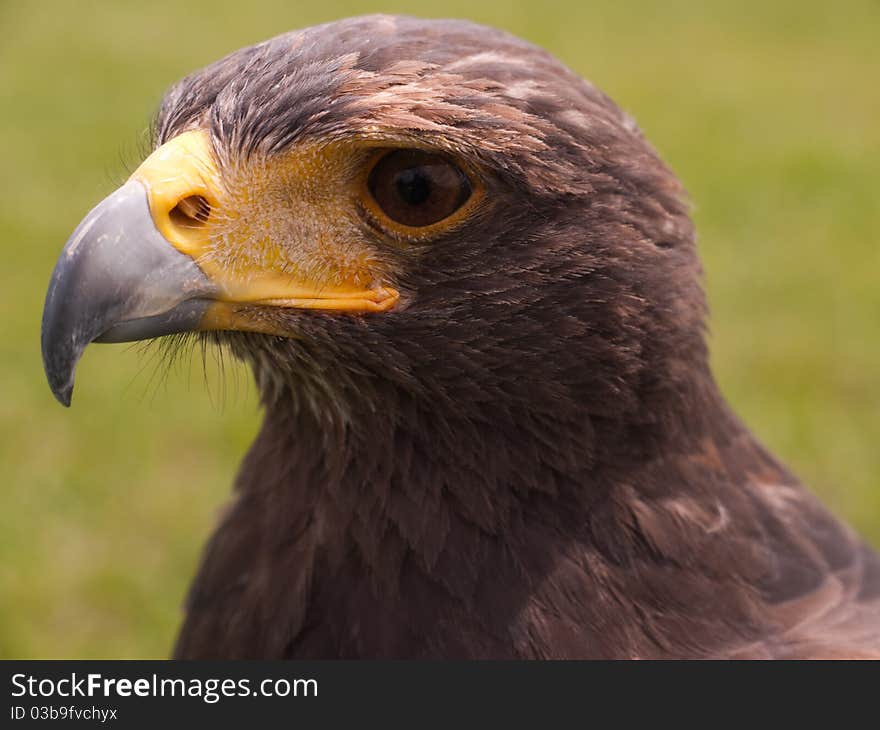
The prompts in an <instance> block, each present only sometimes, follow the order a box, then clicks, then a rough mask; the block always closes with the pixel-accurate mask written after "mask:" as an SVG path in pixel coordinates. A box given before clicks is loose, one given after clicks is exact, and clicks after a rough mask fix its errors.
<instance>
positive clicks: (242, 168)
mask: <svg viewBox="0 0 880 730" xmlns="http://www.w3.org/2000/svg"><path fill="white" fill-rule="evenodd" d="M387 150H388V146H387V145H384V146H383V148H382V149H378V148H377V143H376V142H372V141H368V140H350V141H343V142H333V143H328V144H318V143H314V142H305V143H301V144H298V145H295V146H294V147H293V148H292V149H290V150H289V151H287V152H285V153H283V154H280V155H273V156H269V157H261V156H259V155H258V154H255V155H253V156H252V157H250V158H243V159H241V160H240V161H236V160H232V161H228V162H225V163H224V164H222V165H220V164H218V162H217V159H216V157H215V155H214V151H213V148H212V145H211V141H210V137H209V135H208V133H207V132H206V131H205V130H201V129H196V130H192V131H189V132H184V133H183V134H181V135H179V136H177V137H175V138H174V139H172V140H170V141H169V142H167V143H166V144H164V145H162V147H160V148H159V149H157V150H156V151H155V152H154V153H153V154H152V155H150V157H148V158H147V159H146V160H145V161H144V163H143V164H142V165H141V166H140V167H139V168H138V169H137V170H136V171H135V173H134V174H133V175H132V179H133V180H137V181H139V182H141V183H142V184H143V185H144V187H145V188H146V189H147V197H148V200H149V204H150V211H151V214H152V216H153V220H154V222H155V224H156V227H157V228H158V229H159V231H160V232H161V233H162V234H163V235H164V236H165V238H166V239H167V240H168V242H169V243H170V244H171V245H173V246H174V247H175V248H177V249H178V250H179V251H181V252H182V253H185V254H187V255H188V256H191V257H192V258H193V259H194V260H195V261H196V262H197V263H198V265H199V267H200V268H201V269H202V271H203V272H204V273H205V274H206V276H207V277H208V278H209V279H211V280H212V281H213V282H214V283H215V284H217V286H218V290H219V294H218V295H217V299H218V302H219V303H218V304H217V305H214V306H213V307H212V309H211V311H209V314H208V315H206V318H205V319H204V320H203V322H202V327H203V329H251V330H256V331H264V332H265V331H272V330H271V329H266V327H267V325H266V324H265V321H266V318H260V319H258V320H257V321H256V322H251V321H239V319H240V318H238V309H239V308H240V307H239V308H236V307H234V306H232V305H242V304H259V305H263V306H270V307H291V308H303V309H325V310H334V311H347V312H381V311H387V310H389V309H392V308H393V307H394V306H396V305H397V303H398V301H399V293H398V292H397V290H396V289H395V288H393V286H392V285H391V282H392V280H393V275H394V272H393V271H392V270H390V266H389V263H388V260H387V257H383V256H382V251H381V246H377V245H376V242H375V241H374V240H372V238H371V237H370V236H368V235H367V233H366V230H365V227H364V223H363V221H362V219H361V216H362V211H366V212H367V214H368V215H369V216H371V217H372V218H373V220H374V222H376V223H377V224H378V225H379V226H380V227H381V228H382V229H383V230H385V231H386V232H387V234H388V235H389V237H390V238H392V239H394V240H396V241H398V242H407V241H425V240H427V239H429V238H431V237H434V236H436V235H439V234H440V233H442V232H444V231H448V230H451V229H452V228H453V227H455V226H456V225H458V224H459V223H460V222H462V221H463V220H465V218H467V217H468V216H469V215H470V214H471V213H472V212H473V210H474V207H475V206H476V205H477V204H478V203H479V201H480V199H481V198H482V196H483V188H482V186H481V185H480V184H479V183H478V181H477V179H476V177H475V176H474V175H473V174H472V173H471V172H469V171H468V170H467V169H466V168H464V167H463V166H462V170H464V171H465V174H467V175H468V177H469V179H470V180H471V182H472V187H473V192H472V195H471V198H470V199H469V200H468V201H467V202H466V203H465V204H464V205H463V206H462V207H461V208H460V209H459V210H458V211H456V212H454V213H453V214H452V215H450V216H449V217H447V218H445V219H443V220H441V221H439V222H437V223H435V224H432V225H429V226H424V227H421V228H413V227H409V226H404V225H401V224H399V223H395V222H394V221H392V220H390V219H389V218H388V216H386V215H385V214H384V213H383V212H382V210H381V209H380V208H379V206H378V205H377V204H376V202H375V201H374V200H373V198H372V195H371V194H370V192H369V190H368V189H367V177H368V175H369V172H370V169H371V168H372V165H373V164H375V161H376V160H377V159H379V157H380V156H381V155H382V154H385V153H386V152H387ZM194 196H198V197H201V198H203V199H204V201H205V202H206V203H207V204H208V206H209V207H210V211H209V214H208V217H207V219H206V220H204V221H201V220H196V219H195V218H193V217H192V211H193V210H194V209H195V207H194V206H193V205H192V204H191V201H187V198H190V199H194ZM187 211H189V214H188V213H187ZM225 305H229V306H225ZM233 325H234V326H233ZM273 333H274V332H273Z"/></svg>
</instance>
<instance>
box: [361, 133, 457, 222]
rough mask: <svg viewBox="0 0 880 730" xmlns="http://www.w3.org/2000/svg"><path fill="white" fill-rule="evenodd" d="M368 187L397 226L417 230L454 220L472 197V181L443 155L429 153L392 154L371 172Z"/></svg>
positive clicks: (394, 151)
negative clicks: (451, 217)
mask: <svg viewBox="0 0 880 730" xmlns="http://www.w3.org/2000/svg"><path fill="white" fill-rule="evenodd" d="M367 187H368V188H369V191H370V194H371V195H372V196H373V200H374V201H375V202H376V204H377V205H378V207H379V208H380V209H381V211H382V212H383V213H384V214H385V215H386V216H387V217H388V218H389V219H390V220H391V221H392V222H394V223H399V224H401V225H404V226H410V227H414V228H418V227H423V226H430V225H433V224H434V223H438V222H440V221H442V220H443V219H444V218H448V217H449V216H451V215H452V214H453V213H454V212H455V211H456V210H458V209H459V208H461V206H462V205H464V204H465V202H466V201H467V200H468V198H470V196H471V185H470V181H469V179H468V177H467V175H465V174H464V173H463V172H462V171H461V169H460V168H459V167H458V166H457V165H456V164H455V163H454V162H453V161H452V160H451V159H449V158H447V157H445V156H444V155H440V154H435V153H432V152H428V151H426V150H407V149H399V150H391V151H389V152H387V153H386V154H384V155H383V156H382V157H380V158H379V160H378V161H377V162H376V164H375V165H374V166H373V169H372V170H371V171H370V174H369V175H368V178H367Z"/></svg>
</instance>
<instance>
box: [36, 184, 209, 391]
mask: <svg viewBox="0 0 880 730" xmlns="http://www.w3.org/2000/svg"><path fill="white" fill-rule="evenodd" d="M216 293H217V287H216V285H214V284H212V283H211V282H210V281H209V280H208V278H207V277H206V276H205V274H204V273H202V270H201V269H199V267H198V266H197V265H196V263H195V261H193V260H192V259H191V258H190V257H189V256H187V255H185V254H182V253H180V251H178V250H177V249H176V248H174V247H173V246H169V245H168V242H167V241H166V240H165V238H164V237H163V236H162V235H161V234H160V233H159V231H158V230H157V229H156V226H155V225H154V224H153V219H152V218H151V217H150V207H149V204H148V202H147V191H146V190H145V189H144V186H143V185H141V184H140V183H139V182H135V181H133V180H132V181H129V182H127V183H126V184H125V185H123V186H122V187H121V188H119V190H117V191H116V192H115V193H113V194H112V195H110V196H109V197H108V198H105V199H104V200H103V201H101V202H100V203H99V204H98V205H97V206H96V207H95V208H93V209H92V211H91V212H90V213H89V214H88V215H87V216H86V217H85V218H84V219H83V221H82V223H80V224H79V226H77V228H76V230H75V231H74V232H73V235H72V236H71V237H70V238H69V239H68V241H67V243H66V244H65V246H64V249H63V251H62V252H61V257H60V258H59V259H58V262H57V263H56V264H55V270H54V271H53V272H52V278H51V280H50V282H49V291H48V293H47V294H46V305H45V307H44V309H43V331H42V349H43V365H44V367H45V370H46V377H47V378H48V380H49V387H50V388H51V389H52V393H53V394H54V395H55V397H56V398H57V399H58V400H59V401H60V402H61V403H62V404H64V405H65V406H69V405H70V397H71V394H72V392H73V377H74V369H75V368H76V363H77V362H78V361H79V358H80V356H81V355H82V353H83V350H85V348H86V346H87V345H88V344H89V343H91V342H129V341H132V340H143V339H148V338H150V337H158V336H160V335H168V334H172V333H174V332H185V331H188V330H193V329H196V328H197V327H198V325H199V322H200V321H201V319H202V316H203V315H204V313H205V311H206V310H207V308H208V306H209V304H210V300H211V298H212V297H214V296H215V295H216Z"/></svg>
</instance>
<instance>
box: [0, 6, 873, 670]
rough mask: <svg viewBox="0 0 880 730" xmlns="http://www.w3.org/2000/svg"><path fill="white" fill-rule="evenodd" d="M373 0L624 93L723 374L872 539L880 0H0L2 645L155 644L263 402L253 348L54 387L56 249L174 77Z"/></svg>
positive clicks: (96, 351)
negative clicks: (495, 36) (50, 318)
mask: <svg viewBox="0 0 880 730" xmlns="http://www.w3.org/2000/svg"><path fill="white" fill-rule="evenodd" d="M376 10H382V11H387V12H409V13H414V14H419V15H429V16H430V15H444V16H459V17H469V18H472V19H474V20H479V21H483V22H487V23H491V24H494V25H498V26H501V27H504V28H506V29H508V30H510V31H513V32H514V33H517V34H519V35H522V36H525V37H526V38H528V39H530V40H532V41H534V42H536V43H538V44H541V45H543V46H545V47H547V48H549V49H551V50H552V51H553V52H555V53H556V54H557V55H559V56H560V57H561V58H562V59H563V60H564V61H565V62H567V63H568V64H569V65H571V66H572V67H574V68H575V69H576V70H577V71H579V72H580V73H582V74H583V75H585V76H587V77H589V78H590V79H592V80H593V81H594V82H596V83H597V84H598V85H599V86H600V87H602V88H603V89H605V90H606V91H607V92H608V93H610V94H611V96H612V97H614V98H615V99H616V100H617V101H618V102H619V103H620V104H621V105H622V106H623V107H625V108H626V109H628V110H629V111H630V112H632V113H633V114H634V115H635V117H636V118H637V119H638V120H639V122H640V124H641V125H642V127H643V128H644V129H645V131H646V132H647V134H648V136H649V138H650V139H652V140H653V142H654V143H655V145H656V146H657V147H658V148H659V150H660V151H661V153H662V155H663V156H664V158H665V159H666V160H667V161H668V162H669V163H670V164H671V165H672V167H673V168H674V169H675V170H676V171H677V172H678V174H679V175H680V176H681V177H682V179H683V180H684V182H685V184H686V186H687V187H688V189H689V191H690V192H691V195H692V197H693V199H694V201H695V202H696V210H695V216H696V219H697V225H698V230H699V232H700V237H701V247H702V253H703V257H704V261H705V264H706V270H707V286H708V290H709V295H710V300H711V304H712V309H713V324H712V345H713V351H714V363H715V368H716V372H717V375H718V377H719V379H720V381H721V383H722V386H723V389H724V390H725V392H726V393H727V395H728V396H729V398H730V399H731V401H732V402H733V403H734V405H735V406H736V408H737V409H738V410H739V411H740V413H741V414H742V415H743V416H744V417H745V419H746V420H747V421H748V422H749V423H750V424H751V425H752V427H753V428H754V430H755V431H756V432H757V433H758V434H759V435H760V436H761V437H762V438H763V439H764V441H765V442H766V443H767V444H768V445H769V446H770V447H771V448H772V449H774V450H775V451H776V452H777V453H779V454H780V455H781V456H782V457H783V458H784V459H785V460H786V461H788V462H789V463H790V464H791V465H792V466H793V467H794V469H795V471H797V472H798V473H799V474H800V475H801V476H802V477H803V478H804V479H805V481H807V482H808V483H809V484H810V485H811V486H812V487H813V488H814V489H815V490H816V491H817V492H819V493H820V494H821V496H822V498H823V499H824V500H825V501H826V502H827V503H829V504H830V505H831V506H832V508H833V509H834V510H835V511H836V512H837V513H839V514H840V515H842V516H843V517H845V518H847V519H848V520H850V521H851V522H852V523H853V524H855V525H856V526H857V527H858V528H859V529H860V530H861V531H862V532H863V533H864V534H865V535H866V536H867V537H868V538H869V539H870V540H871V541H873V542H874V544H880V384H878V375H880V343H878V339H877V334H878V325H880V285H878V282H880V235H878V230H880V206H878V204H877V198H878V191H880V82H878V79H880V53H878V48H877V42H878V31H880V4H878V2H876V0H861V1H860V0H841V2H838V3H828V2H825V1H824V0H780V1H778V2H776V1H773V0H742V1H741V2H738V3H729V2H714V1H711V2H687V3H686V2H682V1H680V0H679V1H676V0H672V1H670V2H664V3H659V2H658V3H649V2H622V1H621V0H616V1H613V2H608V1H607V0H597V1H596V2H588V3H584V2H579V1H572V2H566V3H550V2H537V1H535V0H532V1H531V2H512V1H511V0H488V1H487V0H484V1H483V2H480V3H475V2H473V1H472V0H471V1H470V2H460V1H459V0H448V1H446V2H443V3H437V2H432V3H429V2H408V3H404V2H385V3H381V4H380V3H366V2H352V1H349V2H338V1H336V0H321V2H311V1H309V2H272V1H270V0H248V1H247V2H244V1H243V0H232V1H229V0H206V1H204V2H185V1H183V0H170V1H169V0H151V2H126V3H122V2H110V1H109V0H108V1H107V2H91V1H89V2H86V1H80V2H76V3H73V2H64V1H58V2H46V1H40V0H35V1H33V2H30V1H28V2H26V1H25V0H0V29H2V38H3V41H2V44H0V253H2V265H0V312H2V318H0V327H2V336H0V388H2V393H0V656H3V657H83V658H85V657H161V656H164V655H166V654H167V652H168V650H169V647H170V644H171V641H172V637H173V634H174V630H175V627H176V625H177V623H178V621H179V617H180V616H179V611H180V608H179V607H180V604H181V601H182V598H183V594H184V591H185V588H186V585H187V583H188V581H189V579H190V577H191V575H192V572H193V570H194V566H195V562H196V560H197V557H198V552H199V548H200V546H201V544H202V543H203V541H204V540H205V538H206V536H207V534H208V531H209V530H210V527H211V525H212V523H213V521H214V519H215V517H216V513H217V510H218V508H219V506H220V505H221V504H222V503H223V501H224V499H225V497H226V495H227V493H228V490H229V486H230V483H231V480H232V475H233V473H234V470H235V467H236V465H237V464H238V462H239V460H240V458H241V456H242V454H243V453H244V451H245V449H246V448H247V445H248V443H249V441H250V439H251V438H252V437H253V435H254V433H255V430H256V428H257V425H258V421H259V412H258V408H257V402H256V398H255V396H254V393H253V387H252V385H251V382H250V380H249V377H248V375H247V373H244V372H242V371H241V370H239V369H236V368H233V369H232V371H231V372H227V373H226V377H225V378H221V377H220V376H219V374H217V373H216V372H215V371H214V370H210V372H209V375H208V387H207V388H206V387H205V382H204V379H203V376H202V373H201V368H200V366H199V364H198V363H195V364H193V365H191V366H181V367H180V368H178V369H177V370H175V371H174V372H171V373H169V374H168V376H167V377H162V373H161V368H158V365H157V363H156V362H155V361H151V360H150V358H149V357H145V356H144V355H143V354H142V352H141V350H139V349H138V348H137V347H128V346H120V345H104V346H100V347H93V348H90V349H89V350H88V351H87V353H86V355H85V357H84V359H83V361H82V363H81V365H80V368H79V377H78V380H77V391H76V395H75V399H74V406H73V408H72V409H71V410H69V411H67V410H64V409H63V408H61V407H60V406H59V405H57V404H56V403H55V402H54V400H53V399H52V396H51V394H50V393H49V389H48V387H47V386H46V383H45V381H44V379H43V374H42V367H41V363H40V358H39V323H40V313H41V308H42V303H43V297H44V295H45V287H46V284H47V281H48V277H49V273H50V271H51V268H52V266H53V264H54V261H55V258H56V256H57V254H58V252H59V250H60V248H61V246H62V244H63V243H64V241H65V239H66V237H67V236H68V235H69V233H70V232H71V231H72V230H73V228H74V226H75V225H76V223H77V222H78V221H79V220H80V218H81V217H82V215H83V214H84V213H85V212H86V211H87V210H88V209H89V208H90V207H91V206H92V205H94V204H95V203H96V202H97V201H98V200H99V199H100V198H101V197H103V196H104V195H106V194H107V193H109V192H110V191H111V190H112V189H113V188H114V187H115V186H116V185H117V184H119V183H120V182H121V181H122V180H123V179H124V177H125V176H126V171H127V170H128V169H130V168H132V167H133V166H134V165H136V164H137V162H138V161H139V154H140V152H141V149H142V146H143V141H144V139H145V132H144V130H145V128H146V126H147V124H148V121H149V118H150V116H151V114H152V112H153V110H154V108H155V106H156V105H157V103H158V101H159V99H160V97H161V94H162V92H163V89H164V88H165V87H166V86H167V85H169V84H170V83H171V82H173V81H174V80H175V79H177V78H178V77H180V76H181V75H183V74H184V73H186V72H188V71H190V70H192V69H194V68H196V67H199V66H201V65H204V64H206V63H208V62H210V61H213V60H214V59H216V58H218V57H219V56H221V55H222V54H225V53H227V52H228V51H231V50H233V49H235V48H237V47H240V46H243V45H247V44H250V43H253V42H256V41H259V40H262V39H264V38H265V37H268V36H271V35H274V34H276V33H279V32H282V31H284V30H288V29H291V28H295V27H300V26H304V25H310V24H313V23H316V22H322V21H326V20H331V19H334V18H339V17H343V16H346V15H352V14H356V13H362V12H371V11H376Z"/></svg>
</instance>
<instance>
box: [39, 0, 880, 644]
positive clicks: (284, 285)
mask: <svg viewBox="0 0 880 730" xmlns="http://www.w3.org/2000/svg"><path fill="white" fill-rule="evenodd" d="M154 129H155V135H154V136H155V144H154V149H153V151H152V153H151V154H150V155H149V156H148V157H147V158H146V159H145V160H144V161H143V163H142V164H141V165H140V167H138V168H137V170H136V171H135V172H134V174H133V175H132V176H131V178H130V179H129V180H128V182H126V183H125V184H124V185H123V186H122V187H121V188H119V189H118V190H117V191H116V192H114V193H113V194H112V195H110V196H109V197H108V198H106V199H105V200H104V201H103V202H101V203H100V204H99V205H98V206H97V207H96V208H94V209H93V210H92V211H91V212H90V213H89V214H88V215H87V216H86V218H85V219H84V220H83V222H82V223H81V224H80V225H79V227H78V228H77V229H76V231H75V232H74V233H73V235H72V237H71V238H70V239H69V241H68V242H67V244H66V245H65V247H64V250H63V251H62V253H61V256H60V259H59V261H58V263H57V265H56V268H55V271H54V273H53V275H52V279H51V282H50V286H49V291H48V294H47V298H46V306H45V311H44V316H43V330H42V349H43V357H44V363H45V369H46V374H47V376H48V380H49V384H50V386H51V388H52V390H53V392H54V393H55V395H56V396H57V397H58V399H59V400H60V401H61V402H62V403H64V404H65V405H68V404H69V403H70V398H71V393H72V389H73V373H74V367H75V365H76V362H77V360H78V358H79V357H80V355H81V353H82V351H83V349H84V348H85V347H86V346H87V345H88V344H89V343H90V342H93V341H95V342H119V341H131V340H140V339H148V338H153V337H158V336H161V335H168V334H173V333H193V334H191V335H190V336H192V337H197V338H202V339H203V340H207V341H209V342H212V343H217V344H219V345H220V346H223V347H226V348H228V349H229V350H231V351H232V352H233V353H234V354H235V356H237V357H238V358H241V359H242V360H243V361H245V362H246V363H248V364H249V365H250V367H251V368H252V370H253V373H254V376H255V379H256V384H257V387H258V389H259V393H260V398H261V403H262V407H263V409H264V411H265V419H264V422H263V425H262V428H261V430H260V432H259V435H258V436H257V438H256V441H255V443H254V444H253V446H252V448H251V449H250V452H249V453H248V455H247V457H246V458H245V461H244V463H243V465H242V467H241V470H240V473H239V475H238V478H237V481H236V484H235V492H234V497H233V500H232V502H231V504H230V506H229V508H228V510H227V511H226V513H225V516H224V517H223V518H222V520H221V522H220V524H219V526H218V527H217V529H216V532H215V534H214V535H213V537H212V538H211V540H210V542H209V543H208V545H207V547H206V549H205V552H204V555H203V558H202V561H201V566H200V568H199V570H198V575H197V577H196V579H195V582H194V584H193V586H192V588H191V591H190V593H189V597H188V600H187V603H186V617H185V621H184V624H183V627H182V629H181V631H180V634H179V638H178V640H177V644H176V647H175V650H174V655H175V656H177V657H181V658H247V657H256V658H264V659H269V658H285V657H296V658H358V657H371V658H389V657H397V658H428V657H445V658H573V657H595V658H645V659H649V658H670V657H672V658H707V657H715V658H719V657H723V658H803V657H820V658H831V657H880V559H878V556H877V554H876V553H874V552H872V550H871V549H870V548H868V547H867V546H866V545H865V544H863V543H862V542H861V541H860V540H859V539H858V538H857V537H856V536H855V535H854V534H853V532H852V531H851V530H850V529H849V528H848V527H847V526H845V525H843V524H842V523H841V522H839V521H838V520H837V519H835V518H834V517H833V516H831V515H830V514H829V513H828V512H827V511H826V510H825V509H824V508H823V507H822V505H821V504H819V502H818V501H817V500H816V499H815V498H814V497H813V496H811V494H810V493H809V492H808V491H806V490H805V489H804V487H802V486H801V484H800V483H799V482H798V480H797V479H796V478H795V477H794V476H793V475H792V474H791V473H790V472H789V471H788V470H787V469H786V468H785V467H784V466H783V465H782V464H780V462H779V461H777V460H776V459H775V458H774V457H773V456H772V455H771V454H770V453H768V452H767V451H766V450H765V449H764V448H763V447H762V446H761V445H760V444H759V443H758V442H757V441H756V439H755V438H754V436H752V434H751V433H750V432H749V431H748V429H747V428H746V427H745V426H744V425H743V424H742V423H741V422H740V420H739V419H738V418H737V417H736V415H734V413H733V412H732V411H731V409H730V408H729V407H728V405H727V404H726V402H725V400H724V398H723V397H722V395H721V394H720V392H719V389H718V387H717V385H716V383H715V381H714V380H713V377H712V374H711V372H710V368H709V363H708V356H707V348H706V341H705V337H704V332H705V323H706V303H705V299H704V296H703V293H702V289H701V270H700V263H699V260H698V257H697V253H696V249H695V243H694V230H693V226H692V223H691V220H690V218H689V215H688V206H687V203H686V201H685V197H684V193H683V190H682V187H681V185H680V184H679V182H678V181H677V179H676V178H675V176H674V175H673V174H672V173H671V172H670V170H669V169H668V168H667V167H666V166H665V165H664V164H663V163H662V162H661V161H660V159H659V158H658V156H657V154H656V153H655V152H654V150H653V149H652V147H651V146H650V145H649V144H648V142H647V141H646V140H645V139H644V137H643V136H642V134H641V133H640V131H639V129H638V128H637V126H636V125H635V123H634V122H633V120H632V119H631V118H630V117H629V116H627V115H626V114H624V113H623V112H622V111H621V110H620V109H619V108H618V107H617V106H615V104H614V103H613V102H612V101H611V100H610V99H609V98H608V97H607V96H605V95H604V94H603V93H601V92H600V91H599V90H597V89H596V88H595V87H594V86H592V85H591V84H589V83H588V82H586V81H584V80H582V79H581V78H579V77H578V76H577V75H575V74H574V73H573V72H572V71H570V70H568V69H567V68H565V67H564V66H563V65H562V64H561V63H559V62H558V61H557V60H555V59H554V58H553V57H552V56H551V55H549V54H548V53H547V52H545V51H543V50H541V49H539V48H536V47H534V46H532V45H530V44H528V43H526V42H524V41H521V40H519V39H517V38H514V37H511V36H509V35H507V34H504V33H502V32H499V31H496V30H493V29H490V28H486V27H482V26H478V25H474V24H471V23H468V22H461V21H428V20H420V19H415V18H409V17H391V16H368V17H361V18H354V19H348V20H343V21H339V22H335V23H330V24H327V25H322V26H317V27H313V28H308V29H305V30H299V31H295V32H291V33H287V34H284V35H280V36H278V37H276V38H273V39H271V40H269V41H266V42H264V43H260V44H258V45H255V46H252V47H249V48H245V49H242V50H240V51H237V52H235V53H233V54H231V55H229V56H227V57H226V58H224V59H222V60H220V61H218V62H216V63H214V64H212V65H210V66H208V67H207V68H205V69H203V70H201V71H197V72H196V73H194V74H192V75H190V76H187V77H186V78H184V79H183V80H182V81H180V82H179V83H177V84H176V85H175V86H173V87H172V88H171V89H170V91H168V93H167V95H166V96H165V98H164V100H163V101H162V104H161V108H160V109H159V113H158V117H157V119H156V121H155V127H154Z"/></svg>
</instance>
